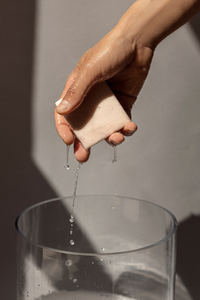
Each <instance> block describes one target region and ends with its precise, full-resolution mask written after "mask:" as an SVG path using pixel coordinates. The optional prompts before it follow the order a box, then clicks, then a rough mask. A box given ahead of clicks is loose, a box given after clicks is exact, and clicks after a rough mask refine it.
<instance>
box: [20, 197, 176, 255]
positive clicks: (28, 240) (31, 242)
mask: <svg viewBox="0 0 200 300" xmlns="http://www.w3.org/2000/svg"><path fill="white" fill-rule="evenodd" d="M96 196H98V197H112V198H120V199H128V200H132V201H139V202H143V203H147V204H149V205H153V206H155V207H158V208H160V209H161V210H164V211H165V212H166V213H167V214H168V215H169V216H170V217H171V219H172V221H173V227H172V230H171V231H170V233H169V234H168V235H166V236H165V237H164V238H163V239H161V240H159V241H158V242H156V243H153V244H150V245H148V246H145V247H141V248H137V249H132V250H125V251H116V252H107V253H106V252H104V253H100V252H94V253H87V252H86V253H84V252H73V251H66V250H59V249H56V248H51V247H48V246H45V245H42V244H38V243H35V242H34V241H32V240H30V239H28V238H27V237H26V236H25V235H24V234H23V233H22V232H21V231H20V229H19V227H18V221H19V219H20V218H21V216H22V215H23V214H25V213H26V212H27V211H29V210H31V209H33V208H35V207H37V206H40V205H43V204H46V203H50V202H55V201H59V200H64V199H71V198H72V196H66V197H58V198H53V199H49V200H45V201H42V202H39V203H36V204H34V205H31V206H29V207H28V208H26V209H25V210H23V211H22V212H21V213H20V214H19V215H18V217H17V218H16V221H15V228H16V231H17V233H18V234H19V235H20V236H21V237H22V238H23V239H24V240H26V241H27V242H28V243H30V244H32V245H34V246H36V247H38V248H43V249H48V250H50V251H52V252H56V253H64V254H71V255H80V256H108V255H119V254H125V253H132V252H139V251H143V250H147V249H150V248H153V247H156V246H158V245H160V244H163V243H165V242H166V241H167V240H169V239H170V238H171V237H172V236H173V235H174V234H175V232H176V230H177V227H178V222H177V219H176V217H175V216H174V215H173V214H172V213H171V212H170V211H169V210H168V209H166V208H164V207H162V206H160V205H158V204H155V203H153V202H150V201H146V200H141V199H137V198H132V197H126V196H119V195H116V196H115V195H101V194H99V195H98V194H96V195H78V196H76V198H81V197H90V198H92V197H96Z"/></svg>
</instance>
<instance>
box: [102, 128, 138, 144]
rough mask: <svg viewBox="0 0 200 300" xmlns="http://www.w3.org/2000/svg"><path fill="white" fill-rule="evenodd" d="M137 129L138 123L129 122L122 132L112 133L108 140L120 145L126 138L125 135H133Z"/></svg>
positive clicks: (109, 142) (110, 142)
mask: <svg viewBox="0 0 200 300" xmlns="http://www.w3.org/2000/svg"><path fill="white" fill-rule="evenodd" d="M136 130H137V125H136V124H135V123H133V122H129V123H127V124H126V125H125V126H124V128H122V129H121V132H114V133H112V134H111V135H110V136H109V137H108V138H107V140H106V141H107V142H108V144H110V145H112V146H113V145H114V146H116V145H119V144H121V143H123V141H124V140H125V138H124V136H131V135H133V134H134V132H136Z"/></svg>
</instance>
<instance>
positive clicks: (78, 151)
mask: <svg viewBox="0 0 200 300" xmlns="http://www.w3.org/2000/svg"><path fill="white" fill-rule="evenodd" d="M54 118H55V125H56V130H57V132H58V134H59V136H60V137H61V138H62V140H63V142H64V143H65V144H67V145H71V144H73V143H74V155H75V157H76V159H77V160H78V161H79V162H81V163H83V162H86V161H87V160H88V158H89V156H90V150H86V149H85V148H84V147H83V145H82V144H81V143H80V142H79V140H77V139H76V138H74V133H73V131H72V130H71V128H70V127H69V124H68V123H67V121H66V119H65V117H64V116H62V115H59V114H58V113H57V111H56V109H55V110H54Z"/></svg>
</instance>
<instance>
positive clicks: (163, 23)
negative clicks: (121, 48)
mask: <svg viewBox="0 0 200 300" xmlns="http://www.w3.org/2000/svg"><path fill="white" fill-rule="evenodd" d="M199 10H200V1H199V0H137V1H136V2H135V3H134V4H133V5H132V6H131V7H130V8H129V9H128V10H127V12H126V13H125V14H124V15H123V16H122V17H121V19H120V21H119V23H118V24H117V26H116V27H118V28H119V30H120V31H121V32H120V34H121V35H123V36H124V37H125V39H126V40H128V41H129V42H130V43H132V44H133V45H134V47H135V45H136V44H142V45H144V46H146V47H148V48H150V49H152V50H154V49H155V48H156V46H157V45H158V44H159V43H160V42H161V41H162V40H163V39H164V38H166V37H167V36H168V35H169V34H171V33H172V32H173V31H175V30H176V29H178V28H179V27H181V26H182V25H183V24H185V23H186V22H187V21H189V20H190V19H191V18H192V17H193V16H194V15H195V14H197V13H198V11H199Z"/></svg>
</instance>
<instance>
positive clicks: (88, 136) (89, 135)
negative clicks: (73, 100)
mask: <svg viewBox="0 0 200 300" xmlns="http://www.w3.org/2000/svg"><path fill="white" fill-rule="evenodd" d="M61 101H62V99H60V100H58V101H57V102H56V105H57V106H58V105H59V104H60V102H61ZM65 118H66V120H67V122H68V123H69V124H70V126H71V128H72V129H73V131H74V133H75V135H76V136H77V138H78V139H79V140H80V142H81V143H82V144H83V146H84V147H85V149H88V148H90V147H91V146H93V145H94V144H96V143H98V142H100V141H101V140H104V139H105V138H107V137H108V136H109V135H110V134H112V133H113V132H116V131H118V130H120V129H122V128H123V127H124V126H125V125H126V124H127V123H128V122H130V118H129V117H128V115H127V114H126V112H125V111H124V109H123V107H122V106H121V104H120V103H119V101H118V100H117V98H116V97H115V95H114V94H113V93H112V91H111V90H110V88H109V87H108V86H107V84H106V83H105V82H101V83H98V84H96V85H95V86H94V87H93V88H92V89H91V90H90V91H89V93H88V94H87V96H86V98H85V99H84V101H83V102H82V103H81V105H80V106H79V107H78V108H77V109H75V110H74V111H73V112H71V113H70V114H69V115H66V116H65Z"/></svg>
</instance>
